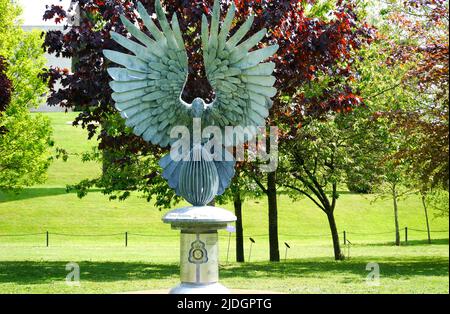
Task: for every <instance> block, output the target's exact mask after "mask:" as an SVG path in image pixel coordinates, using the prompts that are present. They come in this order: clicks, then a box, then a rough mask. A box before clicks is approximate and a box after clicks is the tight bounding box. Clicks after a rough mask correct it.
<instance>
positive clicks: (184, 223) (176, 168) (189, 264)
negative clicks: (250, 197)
mask: <svg viewBox="0 0 450 314" xmlns="http://www.w3.org/2000/svg"><path fill="white" fill-rule="evenodd" d="M155 9H156V17H157V22H158V24H159V26H160V28H161V29H160V28H159V27H158V26H157V25H156V24H155V22H154V20H153V18H152V16H150V14H149V13H148V12H147V11H146V9H145V8H144V6H143V5H142V4H141V3H138V12H139V15H140V18H141V19H142V21H143V23H144V25H145V27H146V29H147V31H148V33H149V34H151V37H150V36H148V35H147V33H145V32H144V31H142V30H141V29H140V28H138V27H137V26H136V25H135V24H133V23H132V22H130V21H129V20H127V19H126V18H125V17H124V16H121V20H122V22H123V24H124V25H125V27H126V29H127V30H128V32H129V34H130V35H131V36H132V37H134V40H133V39H131V37H128V36H123V35H120V34H118V33H115V32H111V37H112V38H113V39H114V40H115V41H116V42H117V43H118V44H120V45H121V46H123V47H124V48H126V49H127V50H129V51H130V52H131V53H132V54H126V53H122V52H118V51H112V50H104V55H105V57H106V58H108V59H109V60H110V61H112V62H114V63H116V64H119V65H121V66H123V67H111V68H109V69H108V73H109V75H110V76H111V77H112V79H113V81H111V83H110V86H111V88H112V90H113V91H114V93H113V94H112V99H113V100H114V101H115V107H116V108H117V110H118V111H119V112H120V113H121V116H122V117H123V118H124V119H125V123H126V125H127V126H128V127H131V128H132V129H133V132H134V133H135V134H136V135H138V136H141V137H142V138H143V139H144V140H145V141H148V142H150V143H152V144H154V145H159V146H161V147H167V146H170V148H171V153H170V154H167V155H166V156H165V157H163V158H162V159H161V160H160V165H161V167H162V169H163V174H162V175H163V177H164V178H165V179H166V180H167V181H168V184H169V186H170V187H171V188H173V189H174V190H175V192H176V193H177V195H180V196H182V197H183V198H184V199H185V200H186V201H188V202H189V203H190V204H192V206H188V207H184V208H179V209H175V210H173V211H170V212H168V213H167V214H166V215H165V216H164V217H163V221H164V222H165V223H170V224H171V226H172V228H173V229H177V230H181V240H180V268H181V271H180V273H181V275H180V277H181V284H180V285H178V286H177V287H175V288H173V289H172V290H171V293H227V292H228V290H227V289H226V288H225V287H224V286H222V285H221V284H219V282H218V280H219V274H218V234H217V230H219V229H223V228H226V226H227V225H228V224H229V223H232V222H234V221H235V220H236V217H235V216H234V215H233V214H232V213H230V212H228V211H226V210H224V209H221V208H218V207H215V206H208V204H209V203H210V202H211V201H212V200H213V199H214V197H215V196H216V195H220V194H222V193H223V192H224V191H225V189H226V188H227V187H228V185H229V184H230V181H231V179H232V178H233V176H234V165H235V161H234V159H233V155H232V149H233V147H234V146H236V145H240V144H242V142H243V141H245V138H244V136H243V135H242V136H239V134H238V135H237V136H236V138H235V137H234V136H231V138H230V136H229V135H227V133H226V132H225V129H226V127H229V126H232V127H235V126H242V127H248V128H247V130H251V131H249V133H248V134H247V139H248V137H251V136H257V134H256V131H257V128H256V126H263V125H264V121H265V118H266V117H267V116H268V109H270V107H271V104H272V102H271V99H270V97H273V96H274V95H275V94H276V90H275V88H274V87H273V84H274V83H275V78H274V77H273V76H272V73H273V71H274V68H275V65H274V63H272V62H264V60H266V59H267V58H269V57H271V56H272V55H273V54H274V53H275V52H276V51H277V49H278V46H277V45H272V46H267V47H263V48H260V49H256V47H257V46H258V45H259V43H260V41H261V40H262V38H263V37H264V36H265V35H266V30H265V29H262V30H260V31H259V32H257V33H255V34H254V35H252V36H248V32H249V30H250V28H251V26H252V23H253V16H249V17H248V19H247V20H246V22H245V23H243V24H242V26H240V28H239V29H238V30H237V31H236V32H234V33H233V35H232V36H230V30H231V27H232V25H233V21H234V16H235V11H236V8H235V6H234V3H233V1H232V4H231V6H230V8H229V9H228V12H227V14H226V16H225V19H224V20H223V22H222V23H220V1H219V0H215V2H214V8H213V12H212V16H211V25H209V23H208V19H207V17H206V16H205V15H204V16H203V19H202V29H201V41H202V52H203V61H204V65H205V70H206V75H207V78H208V81H209V83H210V84H211V86H212V87H213V89H214V92H215V99H214V100H213V101H212V102H211V103H206V102H205V101H204V100H203V99H201V98H196V99H194V101H193V102H192V103H191V104H188V103H186V102H185V101H184V100H183V99H182V98H181V94H182V92H183V89H184V86H185V84H186V81H187V77H188V57H187V53H186V49H185V46H184V41H183V36H182V33H181V30H180V27H179V24H178V19H177V16H176V14H174V15H173V16H172V19H171V23H170V24H169V21H168V20H167V18H166V14H165V13H164V11H163V8H162V5H161V2H160V0H156V2H155ZM244 39H245V40H244ZM180 127H181V128H180ZM207 127H215V128H216V129H217V128H218V129H219V130H220V131H221V134H219V135H218V136H216V135H217V134H215V135H214V136H207V137H202V130H204V129H205V128H207ZM249 127H253V128H249ZM177 128H178V130H187V131H189V132H188V133H189V136H188V138H187V139H186V138H184V142H181V140H180V139H179V137H178V136H174V134H178V135H179V134H180V132H178V131H176V129H177ZM174 130H175V132H174ZM181 133H182V132H181ZM196 135H197V136H196ZM211 142H212V144H211ZM180 143H181V144H180ZM183 143H184V145H183ZM186 147H187V149H186ZM211 147H212V148H213V149H211ZM183 148H184V149H183ZM180 149H181V153H180Z"/></svg>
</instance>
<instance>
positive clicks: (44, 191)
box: [0, 188, 100, 203]
mask: <svg viewBox="0 0 450 314" xmlns="http://www.w3.org/2000/svg"><path fill="white" fill-rule="evenodd" d="M98 191H100V189H90V190H89V192H98ZM63 194H76V191H70V192H67V191H66V189H65V188H26V189H22V190H20V191H18V192H4V191H3V192H2V191H0V203H6V202H12V201H21V200H26V199H32V198H38V197H47V196H58V195H63Z"/></svg>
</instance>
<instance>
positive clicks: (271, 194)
mask: <svg viewBox="0 0 450 314" xmlns="http://www.w3.org/2000/svg"><path fill="white" fill-rule="evenodd" d="M267 200H268V204H269V249H270V261H271V262H279V261H280V251H279V248H278V208H277V189H276V172H275V171H274V172H270V173H268V174H267Z"/></svg>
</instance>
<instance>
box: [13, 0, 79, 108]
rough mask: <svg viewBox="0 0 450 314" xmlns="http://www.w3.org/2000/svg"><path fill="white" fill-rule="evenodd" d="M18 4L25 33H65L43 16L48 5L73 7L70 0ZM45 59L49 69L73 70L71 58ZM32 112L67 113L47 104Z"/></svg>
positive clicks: (61, 28) (41, 0)
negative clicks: (36, 31)
mask: <svg viewBox="0 0 450 314" xmlns="http://www.w3.org/2000/svg"><path fill="white" fill-rule="evenodd" d="M16 2H18V3H19V4H20V6H21V7H22V9H23V14H22V18H23V25H22V29H23V30H25V31H31V30H35V29H37V30H41V31H43V32H46V31H49V30H60V31H64V29H63V26H61V25H57V24H55V23H54V22H53V21H44V20H42V16H43V15H44V12H45V10H46V8H45V6H46V5H51V4H55V5H61V6H63V7H64V8H65V9H67V8H69V6H70V5H71V1H70V0H63V1H60V0H33V1H29V0H19V1H17V0H16ZM45 57H46V59H47V64H46V66H47V67H50V66H52V67H60V68H67V69H69V70H71V68H72V60H71V59H70V58H63V57H56V56H55V55H51V54H47V53H46V54H45ZM60 87H61V85H59V84H58V85H57V88H60ZM31 111H40V112H44V111H65V109H64V108H61V107H58V106H48V105H47V104H46V103H43V104H42V105H40V106H39V108H37V109H35V108H33V109H31Z"/></svg>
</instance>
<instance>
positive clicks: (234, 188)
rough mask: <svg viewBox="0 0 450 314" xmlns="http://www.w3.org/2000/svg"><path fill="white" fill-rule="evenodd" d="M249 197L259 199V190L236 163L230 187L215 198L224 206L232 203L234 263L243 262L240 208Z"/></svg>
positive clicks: (243, 167) (244, 170) (243, 168)
mask: <svg viewBox="0 0 450 314" xmlns="http://www.w3.org/2000/svg"><path fill="white" fill-rule="evenodd" d="M249 197H252V198H254V197H261V190H260V188H259V187H258V186H257V184H256V183H255V181H254V180H252V178H251V177H250V176H249V175H248V174H247V173H246V169H245V164H244V163H238V164H237V166H236V174H235V176H234V178H233V180H232V181H231V184H230V187H229V188H228V189H227V190H226V191H225V193H224V194H222V195H220V196H218V197H216V202H217V203H219V204H225V203H228V202H232V203H233V206H234V214H235V215H236V262H244V261H245V256H244V227H243V226H244V224H243V219H242V208H243V204H244V202H245V199H247V198H249Z"/></svg>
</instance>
